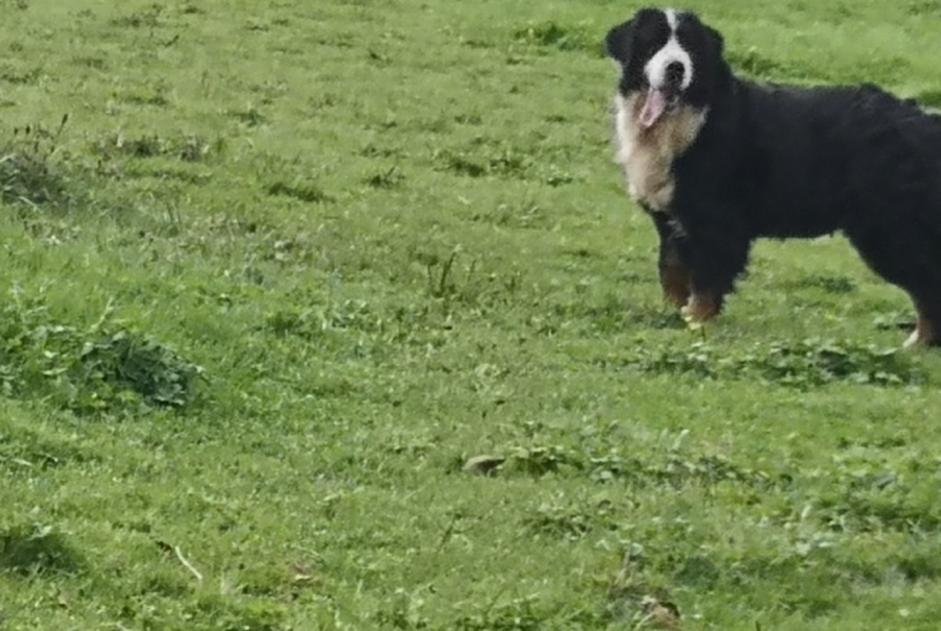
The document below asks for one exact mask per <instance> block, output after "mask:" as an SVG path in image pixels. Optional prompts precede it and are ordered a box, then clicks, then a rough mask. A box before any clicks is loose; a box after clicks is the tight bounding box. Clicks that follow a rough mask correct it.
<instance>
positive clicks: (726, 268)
mask: <svg viewBox="0 0 941 631" xmlns="http://www.w3.org/2000/svg"><path fill="white" fill-rule="evenodd" d="M677 243H678V245H679V254H680V257H681V259H682V260H684V261H686V263H687V266H688V268H689V270H690V276H691V283H690V285H691V295H690V297H689V300H688V301H687V303H686V306H685V308H684V311H685V313H686V315H687V316H688V317H689V318H690V319H691V320H693V321H694V322H705V321H707V320H711V319H712V318H714V317H715V316H717V315H719V313H720V312H721V311H722V306H723V304H724V303H725V298H726V296H727V295H728V294H729V293H730V292H731V291H732V290H733V289H734V288H735V281H736V279H737V278H738V277H739V275H741V274H742V272H744V271H745V267H746V266H747V265H748V254H749V251H750V250H751V239H750V238H749V237H748V236H747V234H746V233H745V232H744V231H736V230H735V229H734V227H733V226H730V225H729V224H728V223H726V224H725V225H722V223H720V222H717V223H711V222H710V224H709V225H708V226H706V227H705V228H700V229H697V230H687V232H686V235H685V238H684V239H682V240H679V241H678V242H677Z"/></svg>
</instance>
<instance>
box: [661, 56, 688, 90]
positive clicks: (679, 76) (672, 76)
mask: <svg viewBox="0 0 941 631" xmlns="http://www.w3.org/2000/svg"><path fill="white" fill-rule="evenodd" d="M685 74H686V68H685V67H684V66H683V64H682V63H680V62H678V61H671V62H670V63H669V64H667V70H666V79H667V83H668V84H669V85H671V86H680V85H682V83H683V78H684V75H685Z"/></svg>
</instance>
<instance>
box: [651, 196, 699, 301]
mask: <svg viewBox="0 0 941 631" xmlns="http://www.w3.org/2000/svg"><path fill="white" fill-rule="evenodd" d="M653 220H654V224H655V225H656V226H657V233H658V234H659V235H660V260H659V262H658V267H659V271H660V286H661V287H662V288H663V298H664V300H666V301H667V302H669V303H670V304H672V305H674V306H676V307H677V308H680V307H683V306H684V305H686V304H687V302H689V299H690V294H691V291H692V280H693V279H692V275H691V274H690V271H689V267H687V265H686V263H685V262H684V261H683V258H682V256H681V254H680V245H679V240H680V239H682V237H683V235H682V231H680V230H678V226H677V224H676V222H675V221H673V220H672V219H671V218H670V217H669V216H668V215H667V214H665V213H660V212H658V213H653Z"/></svg>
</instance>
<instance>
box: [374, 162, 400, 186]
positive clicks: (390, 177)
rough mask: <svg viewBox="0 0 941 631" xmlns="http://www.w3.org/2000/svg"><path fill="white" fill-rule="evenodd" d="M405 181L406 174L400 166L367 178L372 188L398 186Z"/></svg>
mask: <svg viewBox="0 0 941 631" xmlns="http://www.w3.org/2000/svg"><path fill="white" fill-rule="evenodd" d="M404 181H405V175H404V174H403V173H402V172H401V171H400V170H399V168H398V167H395V166H394V167H392V168H390V169H387V170H385V171H380V172H379V173H376V174H375V175H371V176H369V177H368V178H366V184H367V185H369V186H370V187H372V188H380V189H390V188H396V187H397V186H399V185H400V184H402V182H404Z"/></svg>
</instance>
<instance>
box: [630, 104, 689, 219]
mask: <svg viewBox="0 0 941 631" xmlns="http://www.w3.org/2000/svg"><path fill="white" fill-rule="evenodd" d="M642 101H643V99H642V95H640V94H632V95H630V96H627V97H625V96H622V95H620V94H618V95H617V96H616V97H615V111H616V114H615V133H616V139H617V145H618V147H617V161H618V163H619V164H620V165H621V167H622V168H623V169H624V176H625V177H626V179H627V186H628V191H629V192H630V194H631V197H632V198H633V199H634V200H635V201H636V202H637V203H639V204H642V205H644V206H646V207H647V208H650V209H651V210H655V211H666V210H667V209H668V208H669V206H670V203H671V202H672V201H673V192H674V189H675V186H676V184H675V182H674V179H673V161H674V160H676V158H678V157H680V156H681V155H683V153H684V152H685V151H686V150H687V149H689V147H690V145H692V144H693V141H695V140H696V136H697V135H699V131H700V130H701V129H702V126H703V125H704V124H705V123H706V110H697V109H695V108H692V107H690V106H688V105H681V106H679V107H678V108H677V109H676V110H674V111H672V112H670V113H669V114H668V115H667V116H665V117H664V118H663V119H661V120H660V121H659V122H658V123H657V124H656V125H654V126H653V127H651V128H650V129H643V128H641V126H640V125H638V122H637V118H638V113H639V110H640V108H641V107H642V106H643V103H642Z"/></svg>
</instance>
